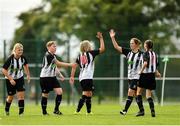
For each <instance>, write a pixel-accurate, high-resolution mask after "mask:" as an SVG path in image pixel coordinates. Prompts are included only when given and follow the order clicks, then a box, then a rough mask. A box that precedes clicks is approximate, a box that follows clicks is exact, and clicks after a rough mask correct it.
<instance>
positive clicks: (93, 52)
mask: <svg viewBox="0 0 180 126" xmlns="http://www.w3.org/2000/svg"><path fill="white" fill-rule="evenodd" d="M89 53H91V55H92V56H93V58H95V57H96V56H97V55H99V53H100V51H99V49H98V50H92V51H90V52H89Z"/></svg>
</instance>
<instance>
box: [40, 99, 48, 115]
mask: <svg viewBox="0 0 180 126" xmlns="http://www.w3.org/2000/svg"><path fill="white" fill-rule="evenodd" d="M41 107H42V111H43V114H46V113H47V111H46V107H47V98H46V97H42V99H41Z"/></svg>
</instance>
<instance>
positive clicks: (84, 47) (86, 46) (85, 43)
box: [80, 40, 91, 53]
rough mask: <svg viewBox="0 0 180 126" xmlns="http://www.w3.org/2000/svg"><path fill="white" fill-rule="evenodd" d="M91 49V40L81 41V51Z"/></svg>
mask: <svg viewBox="0 0 180 126" xmlns="http://www.w3.org/2000/svg"><path fill="white" fill-rule="evenodd" d="M90 50H91V43H90V41H89V40H84V41H82V42H81V43H80V51H81V52H82V53H83V52H87V51H90Z"/></svg>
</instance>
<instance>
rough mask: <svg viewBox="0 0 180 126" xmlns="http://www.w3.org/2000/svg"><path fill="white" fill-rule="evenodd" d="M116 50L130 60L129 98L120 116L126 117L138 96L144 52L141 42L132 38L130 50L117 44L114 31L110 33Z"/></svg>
mask: <svg viewBox="0 0 180 126" xmlns="http://www.w3.org/2000/svg"><path fill="white" fill-rule="evenodd" d="M109 34H110V37H111V40H112V43H113V46H114V48H115V49H116V50H117V51H118V52H120V53H122V54H124V55H125V56H126V58H127V60H128V82H129V89H128V98H127V100H126V104H125V107H124V109H123V110H122V111H120V114H122V115H126V113H127V111H128V109H129V107H130V105H131V103H132V101H133V97H134V96H135V95H136V90H137V83H138V81H139V77H140V76H139V74H138V72H139V71H140V68H141V60H142V52H141V51H140V45H141V42H140V40H139V39H137V38H132V39H131V40H130V49H128V48H124V47H121V46H119V45H118V44H117V42H116V40H115V32H114V30H113V29H111V30H110V32H109Z"/></svg>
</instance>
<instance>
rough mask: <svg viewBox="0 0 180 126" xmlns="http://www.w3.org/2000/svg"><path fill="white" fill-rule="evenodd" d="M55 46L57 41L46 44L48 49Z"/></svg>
mask: <svg viewBox="0 0 180 126" xmlns="http://www.w3.org/2000/svg"><path fill="white" fill-rule="evenodd" d="M53 44H56V41H49V42H47V43H46V47H47V48H48V47H50V46H52V45H53Z"/></svg>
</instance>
